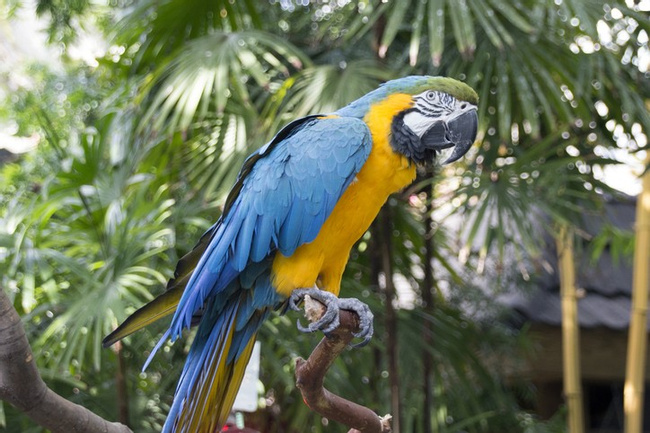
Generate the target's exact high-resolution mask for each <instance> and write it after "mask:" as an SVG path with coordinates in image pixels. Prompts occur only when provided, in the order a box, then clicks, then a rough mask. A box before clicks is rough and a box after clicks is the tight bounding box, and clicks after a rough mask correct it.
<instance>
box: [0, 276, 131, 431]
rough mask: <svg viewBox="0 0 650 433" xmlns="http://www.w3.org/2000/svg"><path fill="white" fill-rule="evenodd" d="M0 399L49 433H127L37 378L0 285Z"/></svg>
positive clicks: (24, 339) (17, 321) (21, 331)
mask: <svg viewBox="0 0 650 433" xmlns="http://www.w3.org/2000/svg"><path fill="white" fill-rule="evenodd" d="M0 399H1V400H4V401H7V402H9V403H10V404H11V405H13V406H14V407H16V408H17V409H18V410H20V411H21V412H23V413H25V415H27V416H28V417H29V418H31V419H32V420H33V421H34V422H36V423H37V424H39V425H40V426H42V427H44V428H46V429H48V430H50V431H52V432H53V433H64V432H65V433H68V432H78V433H95V432H104V433H130V432H131V430H130V429H129V428H128V427H126V426H124V425H122V424H118V423H112V422H109V421H106V420H104V419H102V418H100V417H99V416H97V415H95V414H94V413H92V412H90V411H89V410H88V409H86V408H84V407H82V406H79V405H78V404H74V403H72V402H70V401H68V400H66V399H64V398H63V397H61V396H60V395H58V394H56V393H54V391H52V390H51V389H49V388H48V387H47V385H46V384H45V382H43V379H41V376H40V374H39V373H38V369H37V368H36V360H35V359H34V355H33V353H32V349H31V347H30V346H29V342H28V341H27V337H26V336H25V330H24V329H23V326H22V322H21V321H20V317H18V313H17V312H16V310H15V309H14V308H13V304H12V303H11V302H10V301H9V298H8V297H7V295H6V294H5V292H4V291H3V290H2V289H1V288H0Z"/></svg>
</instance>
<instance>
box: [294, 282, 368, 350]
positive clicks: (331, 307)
mask: <svg viewBox="0 0 650 433" xmlns="http://www.w3.org/2000/svg"><path fill="white" fill-rule="evenodd" d="M305 296H310V297H311V298H313V299H316V300H318V301H320V302H321V303H322V304H323V305H325V307H326V310H325V314H323V316H322V317H321V318H320V319H318V320H317V321H315V322H312V323H310V324H309V325H307V326H304V325H302V324H301V323H300V320H298V321H297V322H296V326H297V328H298V330H300V331H301V332H315V331H317V330H321V331H323V332H324V333H325V334H326V335H327V334H329V333H331V332H332V331H334V330H335V329H336V328H338V327H339V324H340V318H339V312H340V310H350V311H354V312H355V313H356V314H357V315H358V316H359V332H357V333H355V334H353V335H354V337H356V338H362V339H363V341H361V342H360V343H357V344H352V345H350V347H363V346H365V345H366V344H368V342H369V341H370V339H371V338H372V335H373V333H374V328H373V323H372V322H373V318H374V316H373V314H372V311H370V308H368V306H367V305H366V304H364V303H363V302H361V301H359V300H358V299H354V298H345V299H340V298H337V297H336V296H335V295H333V294H332V293H329V292H326V291H324V290H320V289H318V288H315V287H314V288H310V289H297V290H294V291H293V292H292V293H291V296H290V297H289V300H288V302H289V308H291V309H292V310H294V311H300V310H301V308H300V307H299V304H300V303H301V302H302V301H303V300H304V298H305Z"/></svg>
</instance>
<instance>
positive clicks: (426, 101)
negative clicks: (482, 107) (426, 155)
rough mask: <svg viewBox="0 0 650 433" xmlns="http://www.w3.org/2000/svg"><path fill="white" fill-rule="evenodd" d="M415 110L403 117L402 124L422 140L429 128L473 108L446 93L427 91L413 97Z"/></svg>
mask: <svg viewBox="0 0 650 433" xmlns="http://www.w3.org/2000/svg"><path fill="white" fill-rule="evenodd" d="M413 99H414V100H415V106H414V107H413V108H415V110H413V111H410V112H408V113H406V114H405V115H404V124H405V125H406V126H407V127H408V128H409V129H410V130H411V131H413V133H414V134H415V135H417V136H418V137H420V138H422V136H423V135H424V133H425V132H427V131H428V130H429V128H431V126H432V125H433V124H434V123H436V122H439V121H447V120H449V119H450V118H452V117H455V116H457V115H458V114H459V113H460V112H464V111H466V110H467V109H472V107H474V109H475V106H473V105H471V104H468V103H467V102H464V101H458V100H457V99H456V98H454V97H453V96H451V95H450V94H448V93H444V92H437V91H435V90H427V91H426V92H422V93H420V94H418V95H415V96H414V97H413Z"/></svg>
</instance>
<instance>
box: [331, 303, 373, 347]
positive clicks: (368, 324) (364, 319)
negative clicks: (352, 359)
mask: <svg viewBox="0 0 650 433" xmlns="http://www.w3.org/2000/svg"><path fill="white" fill-rule="evenodd" d="M339 308H340V309H341V310H350V311H354V312H355V313H357V316H359V332H357V333H356V334H354V336H355V337H357V338H363V341H362V342H361V343H357V344H353V345H352V347H363V346H365V345H366V344H368V343H369V342H370V339H372V335H373V333H374V328H373V319H374V316H373V314H372V311H370V308H369V307H368V305H366V304H364V303H363V302H361V301H360V300H358V299H355V298H346V299H339Z"/></svg>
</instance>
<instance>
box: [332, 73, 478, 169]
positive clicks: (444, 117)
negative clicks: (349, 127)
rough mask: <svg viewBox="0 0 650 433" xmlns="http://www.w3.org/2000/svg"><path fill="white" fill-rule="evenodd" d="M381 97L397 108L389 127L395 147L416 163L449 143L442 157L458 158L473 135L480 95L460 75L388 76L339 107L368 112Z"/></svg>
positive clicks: (431, 158)
mask: <svg viewBox="0 0 650 433" xmlns="http://www.w3.org/2000/svg"><path fill="white" fill-rule="evenodd" d="M384 103H385V104H387V105H389V106H390V107H394V110H395V111H392V113H391V116H392V123H391V127H390V144H391V146H392V147H393V150H395V151H396V152H398V153H400V154H402V155H404V156H406V157H407V158H408V159H409V160H411V161H413V162H415V163H417V164H431V163H433V162H434V161H435V159H436V155H437V154H438V153H439V152H440V151H442V150H443V149H448V148H453V150H452V151H451V155H450V156H449V157H448V158H447V159H446V160H445V162H444V163H445V164H446V163H450V162H453V161H456V160H458V159H460V158H461V157H462V156H463V155H465V153H466V152H467V151H468V150H469V148H470V147H471V146H472V144H473V143H474V140H475V139H476V133H477V130H478V115H477V105H478V95H477V94H476V92H475V91H474V90H473V89H472V88H471V87H469V86H468V85H467V84H465V83H462V82H460V81H457V80H454V79H452V78H446V77H429V76H410V77H404V78H400V79H397V80H392V81H388V82H386V83H384V84H383V85H382V86H381V87H379V88H378V89H377V90H375V91H373V92H371V93H369V94H367V95H366V96H364V97H363V98H361V99H359V100H357V101H355V102H353V103H352V104H350V105H349V106H348V107H346V108H345V109H343V110H341V111H344V110H351V111H350V112H349V113H346V114H352V110H354V111H358V112H359V113H361V112H364V111H365V112H366V113H367V112H368V111H369V110H372V109H373V107H377V106H380V105H382V104H384ZM388 111H389V112H390V111H391V110H388Z"/></svg>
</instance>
